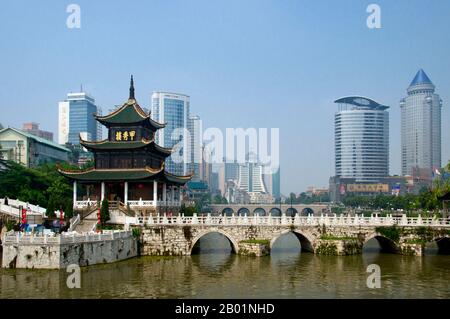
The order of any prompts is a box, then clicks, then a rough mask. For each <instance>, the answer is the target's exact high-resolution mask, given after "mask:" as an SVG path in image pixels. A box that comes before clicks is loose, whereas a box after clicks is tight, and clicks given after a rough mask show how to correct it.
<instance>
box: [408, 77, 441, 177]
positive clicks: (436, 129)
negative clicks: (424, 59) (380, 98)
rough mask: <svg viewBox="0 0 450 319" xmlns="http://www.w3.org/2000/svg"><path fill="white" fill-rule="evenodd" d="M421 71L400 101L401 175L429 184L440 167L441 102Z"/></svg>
mask: <svg viewBox="0 0 450 319" xmlns="http://www.w3.org/2000/svg"><path fill="white" fill-rule="evenodd" d="M434 89H435V86H434V85H433V83H432V82H431V80H430V79H429V77H428V76H427V75H426V73H425V72H424V71H423V70H422V69H420V70H419V71H418V72H417V74H416V76H415V77H414V79H413V80H412V82H411V84H410V85H409V87H408V89H407V93H408V96H407V97H405V98H403V99H402V100H401V101H400V109H401V139H402V142H401V145H402V147H401V149H402V154H401V158H402V175H412V176H414V177H419V178H421V179H425V180H431V174H432V171H433V168H440V167H441V107H442V100H441V99H440V97H439V95H437V94H435V93H434Z"/></svg>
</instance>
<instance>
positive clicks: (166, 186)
mask: <svg viewBox="0 0 450 319" xmlns="http://www.w3.org/2000/svg"><path fill="white" fill-rule="evenodd" d="M95 118H96V120H97V121H99V122H100V123H101V124H102V125H104V126H106V127H107V128H108V139H105V140H103V141H95V142H92V141H84V140H82V139H81V137H80V144H81V145H82V146H84V147H85V148H86V149H88V150H89V151H91V152H92V153H93V154H94V166H93V167H92V168H90V169H87V170H82V171H70V170H65V169H62V168H60V169H59V172H60V173H61V174H62V175H64V176H65V177H67V178H69V179H70V180H72V181H73V202H74V209H76V210H85V209H86V208H87V207H92V206H95V205H96V203H97V202H99V201H103V199H107V200H108V201H109V203H110V204H111V205H114V206H116V207H118V208H121V207H122V208H124V209H123V210H122V211H125V208H126V209H127V211H130V209H131V210H132V211H141V212H142V211H147V212H149V211H150V212H157V211H159V209H157V208H159V207H160V208H161V207H162V208H165V209H166V210H167V208H169V207H179V206H180V202H181V187H182V186H183V185H184V184H185V183H186V182H188V181H189V180H190V178H191V175H189V176H176V175H173V174H171V173H169V172H167V171H165V170H164V162H165V159H166V158H167V157H168V156H170V154H171V152H172V150H171V149H168V148H164V147H161V146H159V145H158V144H156V143H155V132H156V131H157V130H159V129H162V128H164V126H165V124H161V123H158V122H155V121H154V120H152V119H151V118H150V115H149V114H147V113H146V112H144V111H143V110H142V108H141V107H140V106H139V104H138V103H137V102H136V99H135V95H134V84H133V76H132V77H131V84H130V96H129V99H128V101H127V102H126V103H125V104H123V105H122V106H121V107H120V108H119V109H117V110H116V111H114V112H112V113H111V114H109V115H107V116H95ZM128 207H129V208H130V209H128Z"/></svg>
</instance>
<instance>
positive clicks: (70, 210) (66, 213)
mask: <svg viewBox="0 0 450 319" xmlns="http://www.w3.org/2000/svg"><path fill="white" fill-rule="evenodd" d="M64 217H65V218H72V217H73V201H72V200H70V201H67V203H66V207H65V209H64Z"/></svg>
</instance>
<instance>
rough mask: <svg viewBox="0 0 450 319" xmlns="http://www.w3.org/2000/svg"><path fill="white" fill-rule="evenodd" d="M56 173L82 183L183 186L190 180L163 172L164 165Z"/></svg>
mask: <svg viewBox="0 0 450 319" xmlns="http://www.w3.org/2000/svg"><path fill="white" fill-rule="evenodd" d="M58 171H59V172H60V173H61V174H62V175H63V176H65V177H67V178H69V179H71V180H75V181H82V182H83V181H84V182H105V181H144V180H157V181H160V182H168V183H172V184H178V185H184V184H185V183H187V182H188V181H189V180H190V179H191V178H192V175H187V176H178V175H174V174H171V173H169V172H166V171H165V170H164V165H162V166H161V167H160V168H158V169H154V168H151V167H145V168H139V169H96V168H90V169H86V170H66V169H63V168H61V167H58Z"/></svg>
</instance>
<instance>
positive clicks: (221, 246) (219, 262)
mask: <svg viewBox="0 0 450 319" xmlns="http://www.w3.org/2000/svg"><path fill="white" fill-rule="evenodd" d="M235 249H236V247H234V244H233V242H232V241H231V239H230V238H228V237H227V236H226V235H225V234H222V233H219V232H210V233H206V234H203V235H201V236H200V238H199V239H198V240H196V242H195V243H194V246H193V248H192V253H191V259H192V264H193V266H195V268H197V269H198V271H199V272H201V273H204V274H207V275H211V276H222V275H223V274H224V272H227V271H229V270H230V269H231V268H232V267H233V264H234V263H235V262H236V255H235V253H236V251H235Z"/></svg>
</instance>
